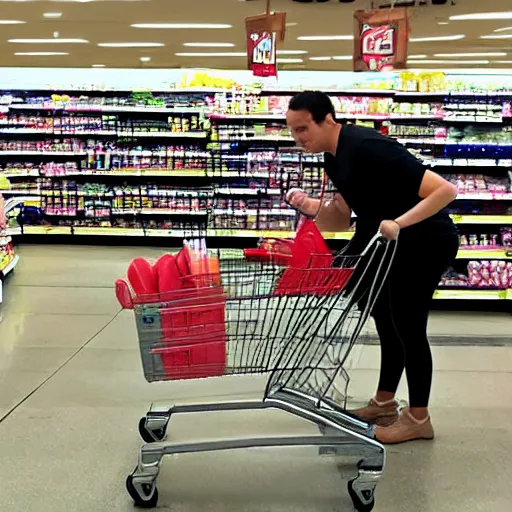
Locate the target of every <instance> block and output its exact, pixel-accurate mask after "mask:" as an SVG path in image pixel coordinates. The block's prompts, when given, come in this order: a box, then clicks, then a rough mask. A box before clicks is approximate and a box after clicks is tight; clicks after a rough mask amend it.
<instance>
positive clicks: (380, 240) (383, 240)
mask: <svg viewBox="0 0 512 512" xmlns="http://www.w3.org/2000/svg"><path fill="white" fill-rule="evenodd" d="M387 241H388V240H387V238H386V237H384V236H382V233H381V232H380V229H379V231H377V233H376V234H375V235H373V238H372V239H371V240H370V241H369V242H368V245H367V246H366V248H365V249H364V250H363V252H362V253H361V256H366V254H367V253H368V251H369V250H370V249H371V248H372V247H373V246H374V245H375V244H377V243H379V244H384V243H386V242H387Z"/></svg>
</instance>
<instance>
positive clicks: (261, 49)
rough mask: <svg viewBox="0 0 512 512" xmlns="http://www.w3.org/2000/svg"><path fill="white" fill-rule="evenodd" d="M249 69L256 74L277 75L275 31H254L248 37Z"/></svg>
mask: <svg viewBox="0 0 512 512" xmlns="http://www.w3.org/2000/svg"><path fill="white" fill-rule="evenodd" d="M247 56H248V65H249V69H250V70H251V71H252V73H253V75H254V76H260V77H268V76H277V50H276V33H275V32H252V33H251V34H249V35H248V37H247Z"/></svg>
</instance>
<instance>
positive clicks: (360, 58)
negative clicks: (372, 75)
mask: <svg viewBox="0 0 512 512" xmlns="http://www.w3.org/2000/svg"><path fill="white" fill-rule="evenodd" d="M409 33H410V14H409V10H408V9H405V8H397V9H389V10H387V9H386V10H379V11H356V12H355V13H354V71H377V72H378V71H392V70H395V69H405V68H406V67H407V51H408V44H409Z"/></svg>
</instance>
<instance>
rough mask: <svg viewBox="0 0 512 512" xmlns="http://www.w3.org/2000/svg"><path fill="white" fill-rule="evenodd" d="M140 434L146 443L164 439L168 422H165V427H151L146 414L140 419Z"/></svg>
mask: <svg viewBox="0 0 512 512" xmlns="http://www.w3.org/2000/svg"><path fill="white" fill-rule="evenodd" d="M139 434H140V437H142V439H143V440H144V442H146V443H156V442H158V441H163V439H165V436H166V435H167V423H166V424H165V427H160V428H155V429H149V428H148V426H147V418H146V416H143V417H142V418H141V419H140V421H139Z"/></svg>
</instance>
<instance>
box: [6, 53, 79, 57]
mask: <svg viewBox="0 0 512 512" xmlns="http://www.w3.org/2000/svg"><path fill="white" fill-rule="evenodd" d="M14 55H34V56H41V57H44V56H48V55H69V53H66V52H17V53H15V54H14Z"/></svg>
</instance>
